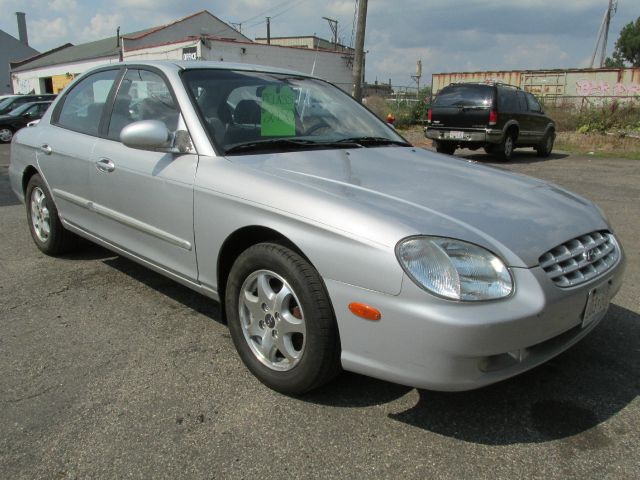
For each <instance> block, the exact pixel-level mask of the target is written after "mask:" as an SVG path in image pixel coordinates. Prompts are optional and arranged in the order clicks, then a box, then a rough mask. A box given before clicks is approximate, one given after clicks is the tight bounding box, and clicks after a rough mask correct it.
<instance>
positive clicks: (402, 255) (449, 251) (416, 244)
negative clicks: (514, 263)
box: [396, 236, 513, 301]
mask: <svg viewBox="0 0 640 480" xmlns="http://www.w3.org/2000/svg"><path fill="white" fill-rule="evenodd" d="M396 254H397V256H398V260H399V261H400V265H402V268H403V269H404V271H405V272H406V273H407V275H409V277H411V279H412V280H413V281H414V282H415V283H416V284H418V286H420V287H422V288H424V289H426V290H428V291H429V292H432V293H435V294H436V295H440V296H441V297H445V298H449V299H452V300H470V301H476V300H495V299H498V298H504V297H507V296H509V295H510V294H511V292H512V291H513V280H512V279H511V274H510V273H509V270H508V269H507V267H506V266H505V264H504V263H503V262H502V260H500V259H499V258H498V257H496V256H495V255H494V254H493V253H491V252H490V251H488V250H485V249H484V248H482V247H479V246H477V245H473V244H471V243H467V242H463V241H461V240H454V239H452V238H443V237H426V236H424V237H410V238H407V239H405V240H402V241H401V242H400V243H398V246H397V247H396Z"/></svg>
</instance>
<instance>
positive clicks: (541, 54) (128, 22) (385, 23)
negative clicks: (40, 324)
mask: <svg viewBox="0 0 640 480" xmlns="http://www.w3.org/2000/svg"><path fill="white" fill-rule="evenodd" d="M355 4H356V1H355V0H325V1H318V0H231V1H229V0H226V1H217V0H211V1H208V2H204V1H199V0H180V1H176V0H93V1H88V0H49V1H47V0H19V1H15V0H0V11H2V12H4V13H3V15H2V17H1V18H0V29H2V30H4V31H5V32H7V33H8V34H10V35H13V36H15V37H17V36H18V29H17V24H16V17H15V15H13V14H12V13H11V12H16V11H23V12H25V13H26V14H27V28H28V35H29V43H30V45H31V46H32V47H33V48H35V49H37V50H40V51H46V50H48V49H50V48H54V47H56V46H59V45H61V44H64V43H67V42H71V43H74V44H78V43H83V42H88V41H92V40H99V39H101V38H105V37H108V36H111V35H114V34H115V31H116V28H117V27H118V26H120V27H121V31H122V32H123V33H128V32H134V31H137V30H142V29H144V28H148V27H153V26H157V25H161V24H164V23H168V22H171V21H173V20H176V19H178V18H181V17H184V16H187V15H190V14H192V13H195V12H198V11H201V10H204V9H207V10H209V11H210V12H211V13H213V14H214V15H216V16H217V17H218V18H220V19H221V20H223V21H225V22H235V23H242V33H244V34H245V35H246V36H247V37H249V38H251V39H254V38H255V37H264V36H266V22H265V19H264V17H265V16H271V17H272V19H271V35H272V36H274V37H276V36H294V35H312V34H316V35H318V36H320V37H323V38H327V39H330V38H331V30H330V29H329V25H328V23H327V21H326V20H323V19H322V17H329V18H333V19H336V20H338V30H339V37H340V39H341V41H342V42H343V43H344V44H346V45H349V44H353V43H355V33H354V31H353V30H354V28H353V27H354V11H355ZM607 4H608V1H607V0H515V1H514V0H395V1H388V0H386V1H380V0H371V1H370V2H369V4H368V13H367V29H366V36H365V50H367V51H368V54H367V60H366V70H365V75H366V80H367V81H368V82H373V81H374V80H376V79H377V80H379V81H381V82H388V81H389V80H391V82H392V84H393V85H396V86H415V83H414V80H413V79H412V78H411V76H412V75H415V70H416V62H417V61H418V60H419V59H420V60H422V74H423V78H422V81H421V83H422V85H425V84H429V83H431V74H432V73H439V72H458V71H479V70H513V69H536V68H568V67H586V66H588V65H589V60H590V58H591V53H592V51H593V48H594V45H595V40H596V35H597V32H598V28H599V26H600V23H601V22H602V17H603V15H604V12H605V10H606V8H607ZM638 17H640V1H638V0H619V2H618V8H617V12H616V14H615V16H614V17H613V19H612V22H611V30H610V33H609V42H608V48H607V54H608V55H611V52H612V51H613V48H614V43H615V41H616V39H617V38H618V34H619V32H620V30H621V28H622V27H623V26H624V25H626V24H627V23H629V22H631V21H634V20H635V19H636V18H638Z"/></svg>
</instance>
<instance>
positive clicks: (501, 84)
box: [449, 80, 522, 90]
mask: <svg viewBox="0 0 640 480" xmlns="http://www.w3.org/2000/svg"><path fill="white" fill-rule="evenodd" d="M449 85H493V86H495V87H508V88H515V89H516V90H522V89H521V88H520V87H517V86H516V85H510V84H508V83H504V82H503V81H502V80H484V81H480V80H476V81H471V82H451V83H450V84H449Z"/></svg>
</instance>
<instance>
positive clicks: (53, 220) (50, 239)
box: [25, 174, 77, 256]
mask: <svg viewBox="0 0 640 480" xmlns="http://www.w3.org/2000/svg"><path fill="white" fill-rule="evenodd" d="M25 193H26V195H25V199H26V206H27V220H28V222H29V231H30V232H31V238H33V241H34V242H35V244H36V246H37V247H38V248H39V249H40V250H41V251H42V252H43V253H46V254H47V255H53V256H55V255H60V254H62V253H66V252H68V251H70V250H72V249H73V248H74V247H75V246H76V241H77V237H76V236H75V235H74V234H73V233H71V232H70V231H68V230H66V229H65V228H64V227H63V226H62V222H61V221H60V217H58V209H57V208H56V206H55V204H54V203H53V199H52V198H51V193H50V192H49V189H48V188H47V186H46V185H45V183H44V181H43V180H42V177H40V175H38V174H36V175H34V176H32V177H31V179H29V183H28V184H27V190H26V192H25Z"/></svg>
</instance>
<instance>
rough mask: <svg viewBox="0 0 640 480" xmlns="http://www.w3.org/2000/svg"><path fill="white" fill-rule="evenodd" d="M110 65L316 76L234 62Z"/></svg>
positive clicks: (138, 62)
mask: <svg viewBox="0 0 640 480" xmlns="http://www.w3.org/2000/svg"><path fill="white" fill-rule="evenodd" d="M108 66H110V67H116V66H127V67H135V66H149V67H156V68H159V69H161V70H167V71H169V70H173V71H184V70H202V69H212V70H214V69H215V70H242V71H246V72H261V73H280V74H285V75H296V76H303V77H308V78H318V77H316V76H315V75H311V74H308V73H304V72H299V71H296V70H288V69H284V68H277V67H270V66H265V65H254V64H251V63H235V62H213V61H195V62H194V61H193V60H191V61H178V60H146V61H125V62H121V63H118V64H111V65H108ZM105 67H107V65H102V66H100V67H96V69H101V68H105Z"/></svg>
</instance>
